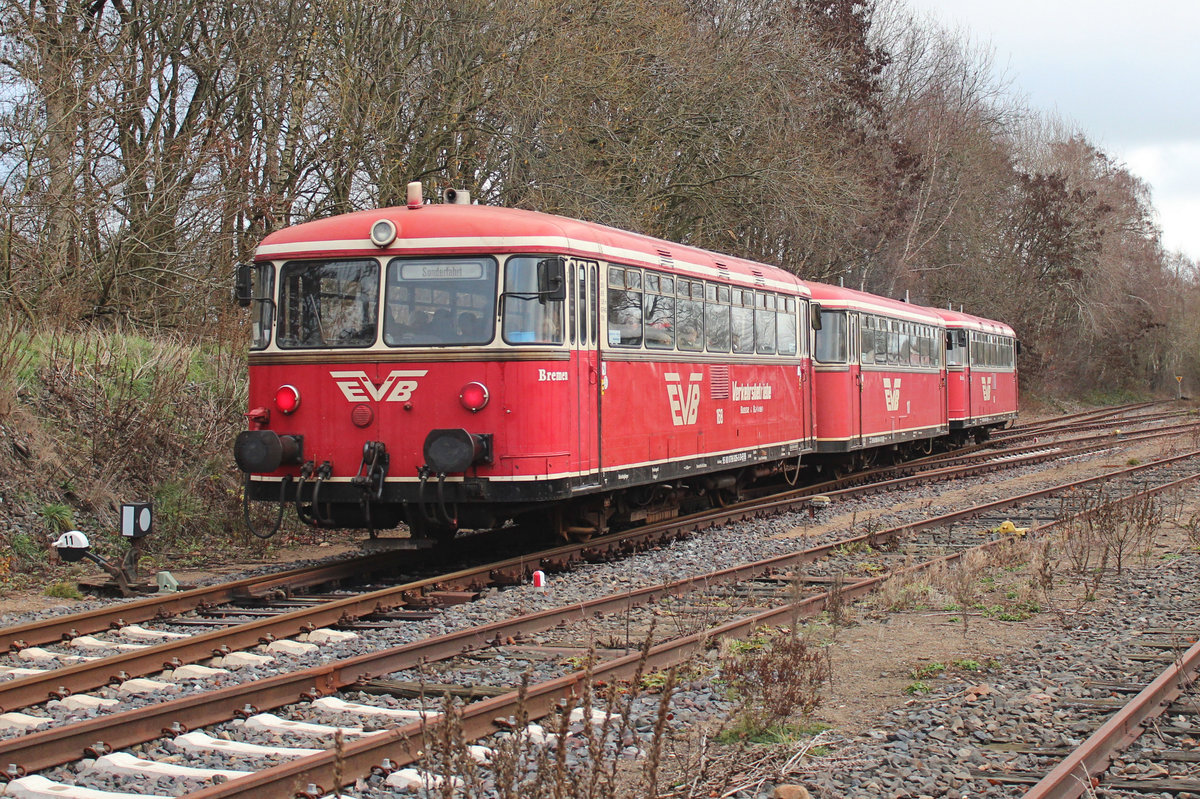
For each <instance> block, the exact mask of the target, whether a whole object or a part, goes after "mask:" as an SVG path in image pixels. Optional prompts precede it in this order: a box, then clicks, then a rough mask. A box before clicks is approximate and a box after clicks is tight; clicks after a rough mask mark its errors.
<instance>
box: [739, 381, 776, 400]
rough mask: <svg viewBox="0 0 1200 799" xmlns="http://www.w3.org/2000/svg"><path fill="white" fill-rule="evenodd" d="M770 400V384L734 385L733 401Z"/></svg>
mask: <svg viewBox="0 0 1200 799" xmlns="http://www.w3.org/2000/svg"><path fill="white" fill-rule="evenodd" d="M770 398H771V384H770V383H734V384H733V401H734V402H750V401H752V400H769V399H770Z"/></svg>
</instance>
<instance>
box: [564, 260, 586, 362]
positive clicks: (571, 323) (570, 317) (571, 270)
mask: <svg viewBox="0 0 1200 799" xmlns="http://www.w3.org/2000/svg"><path fill="white" fill-rule="evenodd" d="M576 271H577V267H576V266H575V264H567V274H569V275H570V276H571V279H570V281H569V286H570V290H569V291H568V292H567V297H569V298H570V302H569V303H567V306H568V308H569V309H570V310H568V312H567V331H568V332H567V338H568V339H569V341H570V343H572V344H574V343H575V308H576V306H578V307H580V308H582V307H583V302H582V298H580V297H579V295H578V294H577V293H576V291H575V273H576ZM576 300H579V301H576Z"/></svg>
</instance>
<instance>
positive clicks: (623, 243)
mask: <svg viewBox="0 0 1200 799" xmlns="http://www.w3.org/2000/svg"><path fill="white" fill-rule="evenodd" d="M380 219H390V220H391V221H392V223H393V224H395V225H396V229H397V231H398V235H397V237H396V240H395V241H394V242H392V244H390V245H389V246H387V247H376V246H375V245H374V244H372V243H371V238H370V231H371V226H372V225H373V224H375V223H376V222H378V221H379V220H380ZM418 252H419V253H420V254H423V255H429V254H438V255H445V254H485V253H496V252H523V253H553V254H570V255H578V256H583V257H591V258H603V259H604V260H606V261H612V262H617V263H622V264H626V265H629V266H645V267H652V268H656V269H664V270H666V271H672V272H676V273H680V274H684V275H687V276H689V277H695V278H708V279H721V278H724V274H723V272H725V273H728V275H729V276H730V279H732V280H733V282H736V283H740V284H744V285H759V286H762V287H764V288H771V289H775V290H784V291H787V292H789V293H793V294H799V295H801V296H808V288H807V286H806V285H805V283H804V282H802V281H801V280H800V279H799V278H797V277H796V276H795V275H793V274H791V273H790V272H785V271H784V270H782V269H779V268H777V267H773V266H769V265H767V264H760V263H756V262H754V261H748V260H745V259H743V258H736V257H734V256H732V255H721V254H719V253H714V252H709V251H707V250H701V249H698V248H696V247H689V246H686V245H683V244H677V243H674V242H669V241H665V240H663V239H656V238H653V237H651V236H643V235H640V234H637V233H630V232H628V231H624V230H619V229H617V228H612V227H607V226H605V225H598V224H595V223H593V222H583V221H580V220H578V219H569V218H567V217H562V216H554V215H552V214H543V213H538V212H536V211H524V210H520V209H517V208H498V207H493V206H484V205H453V204H427V205H420V206H416V207H407V206H399V207H394V208H379V209H374V210H369V211H357V212H354V213H350V214H342V215H340V216H333V217H329V218H327V219H318V220H316V221H313V222H305V223H304V224H300V225H295V226H293V227H288V228H284V229H283V230H279V231H276V232H274V233H272V234H271V235H269V236H267V237H266V238H265V239H264V240H263V242H262V243H261V244H260V245H259V247H258V250H257V251H256V253H255V259H256V260H260V261H263V260H272V259H278V258H317V257H347V256H351V255H354V256H364V255H370V256H379V255H383V256H388V257H391V256H396V255H405V254H415V253H418ZM756 273H758V274H756ZM758 275H761V277H762V282H759V281H758V279H757V278H758Z"/></svg>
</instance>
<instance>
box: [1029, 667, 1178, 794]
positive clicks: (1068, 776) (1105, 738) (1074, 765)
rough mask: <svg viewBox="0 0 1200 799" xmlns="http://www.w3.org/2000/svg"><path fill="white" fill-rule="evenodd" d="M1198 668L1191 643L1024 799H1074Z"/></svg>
mask: <svg viewBox="0 0 1200 799" xmlns="http://www.w3.org/2000/svg"><path fill="white" fill-rule="evenodd" d="M1198 669H1200V643H1196V644H1193V645H1192V647H1191V648H1190V649H1188V651H1187V652H1185V653H1184V654H1183V656H1182V657H1180V658H1179V659H1178V660H1176V661H1175V662H1174V663H1172V664H1171V665H1170V666H1168V667H1167V668H1166V669H1165V670H1164V671H1163V672H1162V673H1161V674H1159V675H1158V677H1156V678H1155V679H1154V681H1153V682H1151V683H1150V684H1149V685H1147V686H1146V687H1145V688H1144V689H1142V691H1141V692H1140V693H1139V694H1138V695H1137V696H1135V697H1134V698H1133V699H1131V700H1130V701H1129V704H1127V705H1125V706H1124V707H1123V708H1121V709H1120V710H1119V711H1117V712H1116V714H1114V715H1113V716H1112V718H1110V719H1109V720H1108V721H1106V722H1104V724H1102V725H1101V726H1100V728H1099V729H1098V730H1096V731H1095V732H1094V733H1092V735H1091V736H1090V737H1088V739H1087V740H1086V741H1084V742H1083V743H1082V744H1080V746H1079V748H1077V749H1076V750H1075V751H1074V752H1072V753H1071V754H1070V755H1068V756H1067V757H1066V758H1064V759H1063V760H1062V762H1060V763H1059V764H1058V765H1056V766H1055V767H1054V768H1053V769H1051V770H1050V773H1049V774H1047V775H1046V776H1045V777H1044V778H1043V779H1042V780H1041V782H1039V783H1037V784H1036V785H1034V786H1033V787H1032V788H1030V789H1029V790H1028V791H1027V792H1026V793H1025V799H1076V797H1079V796H1082V795H1083V794H1084V793H1085V792H1086V793H1088V795H1094V794H1093V793H1092V790H1093V789H1094V788H1095V787H1096V786H1097V785H1099V784H1100V783H1101V782H1102V781H1103V780H1102V779H1101V775H1103V774H1104V772H1105V771H1107V770H1108V767H1109V765H1110V764H1111V763H1112V758H1113V755H1115V754H1117V753H1118V752H1122V751H1124V750H1125V749H1127V748H1128V747H1129V745H1130V744H1132V743H1133V742H1134V741H1135V740H1137V738H1138V736H1140V735H1141V734H1142V733H1143V732H1145V725H1146V723H1147V722H1149V721H1151V720H1153V719H1155V718H1157V717H1159V716H1161V715H1162V714H1163V713H1164V712H1165V711H1166V710H1167V707H1168V706H1169V705H1170V704H1171V703H1172V702H1174V701H1175V700H1176V699H1178V698H1179V697H1180V696H1181V695H1183V693H1184V691H1185V690H1186V689H1187V688H1188V687H1190V686H1191V684H1192V680H1193V678H1194V676H1195V675H1196V672H1197V670H1198Z"/></svg>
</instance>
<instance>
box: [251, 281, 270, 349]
mask: <svg viewBox="0 0 1200 799" xmlns="http://www.w3.org/2000/svg"><path fill="white" fill-rule="evenodd" d="M250 275H251V277H252V279H253V281H254V282H253V284H252V285H251V287H250V289H251V293H250V296H251V297H253V298H254V313H253V315H252V316H251V320H252V321H251V323H250V325H251V330H250V349H252V350H261V349H265V348H266V347H267V345H269V344H270V343H271V327H272V325H273V324H274V321H275V320H274V317H275V266H274V264H255V265H254V268H253V269H251V270H250Z"/></svg>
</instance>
